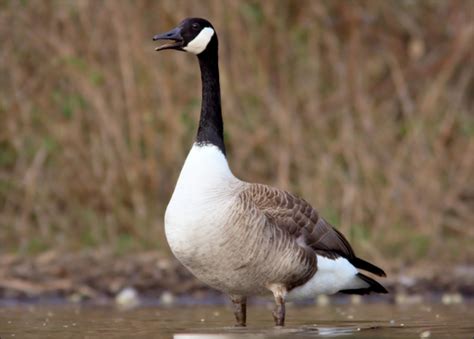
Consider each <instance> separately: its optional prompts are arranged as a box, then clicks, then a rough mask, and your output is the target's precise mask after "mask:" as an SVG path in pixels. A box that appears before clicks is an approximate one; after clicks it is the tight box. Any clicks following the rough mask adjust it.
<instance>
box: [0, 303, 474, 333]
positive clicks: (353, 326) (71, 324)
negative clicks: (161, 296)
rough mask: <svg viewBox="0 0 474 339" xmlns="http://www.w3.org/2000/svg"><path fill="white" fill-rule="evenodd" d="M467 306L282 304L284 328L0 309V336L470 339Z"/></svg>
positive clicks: (190, 314)
mask: <svg viewBox="0 0 474 339" xmlns="http://www.w3.org/2000/svg"><path fill="white" fill-rule="evenodd" d="M473 306H474V305H472V304H462V305H453V306H444V305H407V306H397V305H387V304H368V305H345V306H344V305H342V306H319V307H318V306H291V305H290V306H289V307H287V326H286V327H285V328H284V329H277V328H274V327H273V321H272V317H271V313H270V311H269V309H268V308H267V307H265V306H261V305H260V306H252V305H251V306H250V308H249V314H248V323H249V326H248V327H247V328H245V329H239V328H234V327H232V326H229V325H231V324H232V323H233V318H232V314H231V312H230V310H229V309H228V308H226V307H224V306H205V307H203V306H187V307H185V306H180V307H176V308H158V307H142V308H137V309H134V310H128V311H120V310H117V309H114V308H109V307H97V306H94V307H92V306H82V307H80V306H48V307H42V306H21V307H4V308H0V338H1V339H6V338H13V337H15V338H137V337H141V338H287V337H291V338H314V337H352V338H397V337H399V338H402V337H411V338H427V337H429V338H440V337H452V338H473V336H474V311H473V309H474V307H473Z"/></svg>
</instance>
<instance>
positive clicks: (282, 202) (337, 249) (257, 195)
mask: <svg viewBox="0 0 474 339" xmlns="http://www.w3.org/2000/svg"><path fill="white" fill-rule="evenodd" d="M248 189H249V190H250V192H251V194H250V195H251V196H252V198H253V200H254V203H255V205H256V206H257V207H258V208H259V209H260V210H261V211H262V212H263V213H264V214H265V215H266V216H267V218H268V219H269V220H270V221H271V222H272V223H273V224H274V225H276V226H277V227H279V228H281V229H284V230H285V231H286V232H288V233H289V234H290V235H292V236H293V237H294V239H295V240H296V241H298V243H301V244H304V245H305V246H307V247H309V248H311V249H312V250H313V251H315V252H316V253H317V254H319V255H322V256H324V257H328V258H331V259H334V258H337V257H345V258H347V259H348V260H349V262H351V263H352V264H353V265H354V266H355V267H358V268H361V269H365V270H367V271H369V272H372V273H374V274H377V275H380V276H385V272H383V270H382V269H380V268H378V267H377V266H375V265H372V264H370V263H368V262H366V261H365V260H362V259H360V258H357V257H356V255H355V254H354V250H353V249H352V247H351V245H350V244H349V242H348V241H347V239H346V238H345V237H344V235H342V233H340V232H339V231H338V230H336V229H335V228H334V227H333V226H332V225H331V224H329V223H328V222H327V221H326V220H324V219H323V218H322V217H320V216H319V214H318V212H317V211H316V209H314V208H313V207H312V206H311V205H310V204H309V203H308V202H306V201H305V200H304V199H301V198H299V197H297V196H295V195H292V194H290V193H288V192H285V191H282V190H279V189H277V188H274V187H270V186H266V185H261V184H251V185H249V188H248Z"/></svg>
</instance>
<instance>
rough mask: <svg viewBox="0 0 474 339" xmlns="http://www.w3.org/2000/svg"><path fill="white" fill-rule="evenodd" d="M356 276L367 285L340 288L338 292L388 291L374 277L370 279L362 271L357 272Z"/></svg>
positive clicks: (365, 292)
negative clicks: (345, 288)
mask: <svg viewBox="0 0 474 339" xmlns="http://www.w3.org/2000/svg"><path fill="white" fill-rule="evenodd" d="M357 277H359V279H362V280H363V281H365V282H366V283H367V284H369V287H366V288H357V289H348V290H341V291H339V292H340V293H345V294H369V293H371V292H374V293H388V291H387V290H386V289H385V287H383V286H382V285H380V284H379V283H378V282H377V281H375V280H374V279H372V278H370V277H368V276H366V275H364V274H362V273H357Z"/></svg>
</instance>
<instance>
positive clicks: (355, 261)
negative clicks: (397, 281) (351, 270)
mask: <svg viewBox="0 0 474 339" xmlns="http://www.w3.org/2000/svg"><path fill="white" fill-rule="evenodd" d="M348 260H349V262H350V263H351V264H352V265H354V266H355V267H357V268H360V269H361V270H365V271H367V272H370V273H373V274H375V275H378V276H379V277H386V276H387V275H386V274H385V272H384V271H383V270H382V269H381V268H379V267H377V266H375V265H374V264H371V263H370V262H367V261H365V260H363V259H360V258H357V257H354V258H350V259H348Z"/></svg>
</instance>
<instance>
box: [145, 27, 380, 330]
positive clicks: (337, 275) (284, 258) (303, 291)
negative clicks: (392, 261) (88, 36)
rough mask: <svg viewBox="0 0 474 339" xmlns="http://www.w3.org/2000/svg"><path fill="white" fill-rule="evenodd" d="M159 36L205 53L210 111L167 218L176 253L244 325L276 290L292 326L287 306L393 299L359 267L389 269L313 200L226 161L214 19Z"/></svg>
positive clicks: (280, 321)
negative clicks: (342, 297) (324, 297)
mask: <svg viewBox="0 0 474 339" xmlns="http://www.w3.org/2000/svg"><path fill="white" fill-rule="evenodd" d="M153 40H155V41H156V40H171V43H167V44H165V45H162V46H160V47H157V48H156V50H157V51H162V50H166V49H174V50H178V51H186V52H189V53H192V54H195V55H197V57H198V61H199V65H200V68H201V80H202V106H201V116H200V120H199V128H198V132H197V137H196V142H195V143H194V144H193V146H192V148H191V151H190V152H189V154H188V156H187V158H186V161H185V163H184V165H183V168H182V169H181V173H180V175H179V178H178V182H177V183H176V187H175V190H174V192H173V195H172V197H171V200H170V202H169V204H168V207H167V209H166V213H165V233H166V237H167V240H168V243H169V245H170V247H171V250H172V251H173V253H174V255H175V256H176V257H177V258H178V259H179V261H180V262H181V263H183V265H184V266H186V267H187V268H188V269H189V270H190V271H191V272H192V273H193V274H194V275H195V276H196V277H197V278H198V279H200V280H201V281H203V282H205V283H206V284H208V285H210V286H211V287H213V288H215V289H218V290H220V291H222V292H224V293H227V294H228V295H229V296H230V297H231V300H232V302H233V304H234V313H235V317H236V321H237V325H238V326H245V324H246V302H247V299H246V298H247V296H250V295H266V294H271V293H273V296H274V298H275V303H276V305H275V309H274V311H273V317H274V320H275V324H276V325H277V326H283V325H284V321H285V300H291V299H297V298H309V297H314V296H315V295H317V294H333V293H337V292H342V293H353V294H368V293H370V292H377V293H387V291H386V290H385V288H384V287H383V286H382V285H380V284H379V283H378V282H376V281H375V280H373V279H372V278H369V277H368V276H366V275H364V274H362V273H360V272H358V270H357V268H359V269H363V270H366V271H369V272H371V273H374V274H376V275H378V276H385V272H384V271H383V270H382V269H380V268H378V267H377V266H375V265H372V264H371V263H368V262H367V261H364V260H362V259H360V258H358V257H356V255H355V253H354V251H353V250H352V248H351V246H350V244H349V242H348V241H347V240H346V238H345V237H344V236H343V235H342V234H341V233H340V232H339V231H338V230H336V229H335V228H333V227H332V226H331V225H330V224H329V223H328V222H327V221H325V220H324V219H323V218H322V217H320V216H319V214H318V212H317V211H316V210H315V209H314V208H313V207H311V205H310V204H308V203H307V202H306V201H305V200H303V199H301V198H298V197H296V196H295V195H293V194H291V193H288V192H285V191H282V190H279V189H277V188H274V187H270V186H266V185H261V184H252V183H248V182H245V181H241V180H239V179H237V178H236V177H235V176H234V175H233V174H232V172H231V170H230V168H229V165H228V163H227V159H226V152H225V145H224V134H223V130H224V127H223V122H222V114H221V99H220V85H219V67H218V40H217V34H216V31H215V30H214V27H213V26H212V25H211V24H210V23H209V22H208V21H207V20H205V19H200V18H188V19H185V20H184V21H183V22H181V23H180V24H179V26H178V27H176V28H174V29H173V30H171V31H169V32H167V33H163V34H158V35H155V36H154V37H153Z"/></svg>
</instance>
